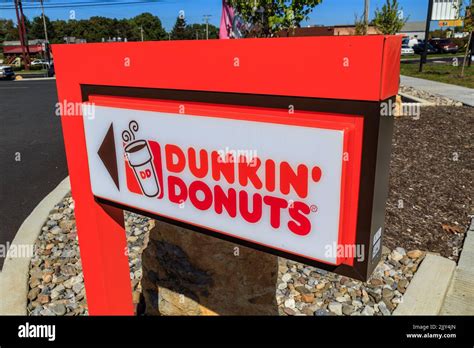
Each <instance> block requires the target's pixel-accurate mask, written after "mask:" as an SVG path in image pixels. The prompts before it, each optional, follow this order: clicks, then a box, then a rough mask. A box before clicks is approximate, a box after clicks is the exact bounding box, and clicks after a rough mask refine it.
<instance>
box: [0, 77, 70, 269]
mask: <svg viewBox="0 0 474 348" xmlns="http://www.w3.org/2000/svg"><path fill="white" fill-rule="evenodd" d="M56 102H57V93H56V81H55V80H43V81H18V82H17V81H0V125H1V126H0V163H1V165H0V198H1V199H0V244H2V245H5V244H7V242H11V241H12V240H13V238H14V237H15V234H16V232H17V230H18V228H19V227H20V225H21V224H22V222H23V221H24V220H25V218H26V217H27V216H28V215H29V214H30V213H31V211H32V210H33V209H34V208H35V206H36V205H37V204H38V203H39V202H40V201H41V200H42V199H43V197H44V196H46V195H47V194H48V193H49V192H50V191H51V190H53V189H54V188H55V187H56V186H57V185H58V184H59V183H60V182H61V180H62V179H64V178H65V177H66V176H67V175H68V173H67V166H66V157H65V153H64V145H63V139H62V131H61V124H60V118H59V117H57V116H55V104H56ZM2 266H3V259H2V257H1V255H0V269H1V267H2Z"/></svg>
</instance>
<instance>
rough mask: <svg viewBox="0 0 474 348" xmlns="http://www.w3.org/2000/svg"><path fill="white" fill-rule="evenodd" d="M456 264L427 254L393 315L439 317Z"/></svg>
mask: <svg viewBox="0 0 474 348" xmlns="http://www.w3.org/2000/svg"><path fill="white" fill-rule="evenodd" d="M455 268H456V262H454V261H453V260H449V259H447V258H445V257H442V256H438V255H434V254H427V255H426V256H425V259H424V260H423V262H422V263H421V265H420V268H419V269H418V271H417V272H416V273H415V275H414V276H413V279H412V281H411V282H410V284H409V285H408V288H407V291H406V293H405V294H404V295H403V302H402V303H400V304H399V305H398V307H397V308H396V309H395V311H394V312H393V315H439V313H440V311H441V308H442V306H443V302H444V298H445V296H446V293H447V292H448V288H449V286H450V284H451V280H452V278H453V274H454V270H455Z"/></svg>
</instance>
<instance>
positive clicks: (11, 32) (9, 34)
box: [0, 19, 19, 43]
mask: <svg viewBox="0 0 474 348" xmlns="http://www.w3.org/2000/svg"><path fill="white" fill-rule="evenodd" d="M13 40H19V39H18V29H17V28H16V26H15V23H13V21H12V20H11V19H0V43H2V42H3V41H13Z"/></svg>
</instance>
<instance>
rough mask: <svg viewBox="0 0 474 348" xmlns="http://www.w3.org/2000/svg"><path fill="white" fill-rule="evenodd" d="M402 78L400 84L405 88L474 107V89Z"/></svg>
mask: <svg viewBox="0 0 474 348" xmlns="http://www.w3.org/2000/svg"><path fill="white" fill-rule="evenodd" d="M400 78H401V80H400V84H402V85H404V86H408V87H413V88H416V89H420V90H422V91H425V92H428V93H430V94H438V95H440V96H442V97H446V98H450V99H453V100H456V101H459V102H461V103H463V104H465V105H469V106H472V107H474V89H472V88H467V87H461V86H456V85H451V84H448V83H441V82H436V81H430V80H425V79H419V78H416V77H409V76H403V75H401V76H400Z"/></svg>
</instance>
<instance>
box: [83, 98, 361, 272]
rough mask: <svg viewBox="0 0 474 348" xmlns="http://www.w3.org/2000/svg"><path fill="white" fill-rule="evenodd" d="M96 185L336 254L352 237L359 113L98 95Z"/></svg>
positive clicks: (218, 230)
mask: <svg viewBox="0 0 474 348" xmlns="http://www.w3.org/2000/svg"><path fill="white" fill-rule="evenodd" d="M90 103H91V104H88V105H87V107H88V108H90V107H91V106H92V107H93V108H94V117H93V118H92V117H84V127H85V135H86V143H87V153H88V159H89V170H90V177H91V185H92V191H93V194H94V195H95V196H96V197H98V198H100V199H103V200H107V201H110V202H113V203H116V204H119V205H122V206H124V207H125V209H126V207H130V208H133V209H136V210H139V211H142V212H144V213H146V214H151V215H156V216H162V217H166V218H170V219H172V220H176V221H180V222H185V223H186V224H190V225H193V226H198V227H201V228H204V229H206V230H209V231H212V232H215V235H216V236H227V237H229V236H230V237H234V238H236V239H238V240H244V241H246V242H251V243H253V244H255V245H259V246H263V247H266V248H269V249H274V250H279V251H283V252H286V253H289V254H295V255H298V256H300V257H304V258H307V259H311V260H316V261H321V262H325V263H328V264H333V265H337V264H340V263H342V262H344V261H345V259H344V257H343V256H342V255H339V254H338V253H337V247H338V246H340V245H342V244H348V243H354V241H353V240H354V235H355V228H354V225H355V222H354V221H355V212H353V209H348V207H350V206H351V205H354V202H357V191H356V188H357V184H358V171H357V168H356V166H355V165H353V163H354V161H350V160H349V159H350V158H352V156H353V157H354V159H357V158H358V156H360V151H358V150H357V146H356V144H357V142H358V139H357V132H356V128H357V123H356V122H355V121H354V120H353V119H354V117H347V116H344V115H340V116H339V119H338V122H337V123H336V122H334V120H335V117H336V118H337V117H338V116H335V115H331V116H330V117H328V116H327V115H323V114H319V113H309V112H308V113H299V114H289V113H288V111H287V110H271V109H257V108H253V109H251V108H243V107H230V106H218V105H206V104H198V103H196V104H192V103H185V104H181V103H179V102H159V101H147V102H144V101H139V100H132V99H126V100H124V99H119V98H110V97H96V98H90Z"/></svg>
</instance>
